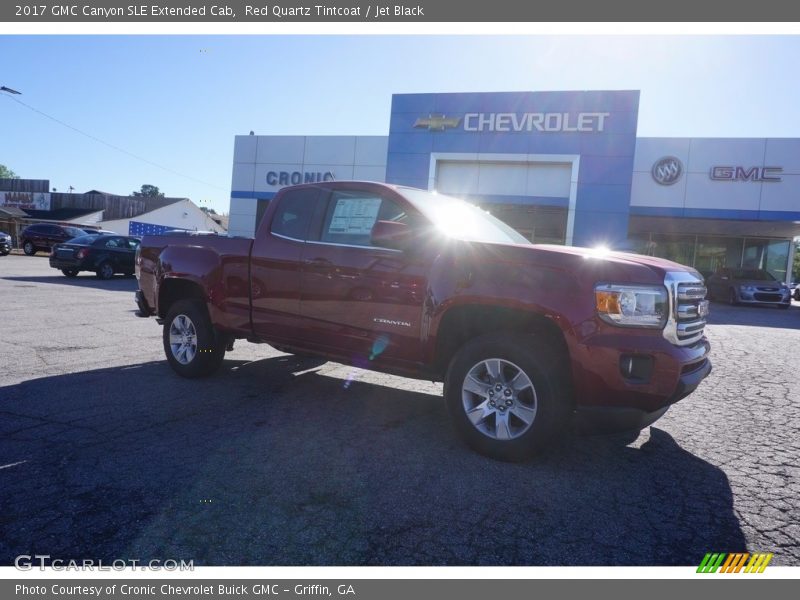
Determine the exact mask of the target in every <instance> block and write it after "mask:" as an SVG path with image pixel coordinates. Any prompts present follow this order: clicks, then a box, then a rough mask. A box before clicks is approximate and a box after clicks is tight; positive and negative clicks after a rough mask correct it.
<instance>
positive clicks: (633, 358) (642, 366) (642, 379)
mask: <svg viewBox="0 0 800 600" xmlns="http://www.w3.org/2000/svg"><path fill="white" fill-rule="evenodd" d="M653 362H654V361H653V357H652V356H648V355H646V354H623V355H622V356H620V357H619V371H620V373H621V374H622V376H623V377H624V378H625V379H630V380H631V381H633V382H635V383H647V382H648V381H650V378H651V377H652V376H653Z"/></svg>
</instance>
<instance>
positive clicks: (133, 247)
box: [124, 238, 139, 250]
mask: <svg viewBox="0 0 800 600" xmlns="http://www.w3.org/2000/svg"><path fill="white" fill-rule="evenodd" d="M124 241H125V243H127V245H128V248H130V249H131V250H136V249H137V248H138V247H139V240H137V239H135V238H127V239H126V240H124Z"/></svg>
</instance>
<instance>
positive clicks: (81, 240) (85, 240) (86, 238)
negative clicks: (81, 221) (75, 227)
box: [69, 234, 97, 244]
mask: <svg viewBox="0 0 800 600" xmlns="http://www.w3.org/2000/svg"><path fill="white" fill-rule="evenodd" d="M96 239H97V236H96V235H86V234H84V235H80V236H78V237H76V238H72V239H71V240H70V241H69V243H70V244H91V243H92V242H93V241H95V240H96Z"/></svg>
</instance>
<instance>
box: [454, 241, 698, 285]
mask: <svg viewBox="0 0 800 600" xmlns="http://www.w3.org/2000/svg"><path fill="white" fill-rule="evenodd" d="M470 245H471V246H472V249H471V250H470V251H471V252H478V251H479V250H478V248H480V251H479V252H480V253H481V254H483V255H484V258H489V259H490V260H491V262H494V263H497V262H505V263H515V264H527V265H531V266H536V267H542V268H546V269H551V270H556V271H563V272H565V273H569V274H571V275H573V276H575V277H576V278H577V279H578V280H579V281H582V282H590V281H592V282H603V281H606V282H615V283H642V284H663V282H664V277H665V275H666V274H667V273H668V272H683V273H690V274H691V275H693V276H695V277H697V278H698V279H699V280H700V281H703V276H702V275H701V274H700V273H699V272H698V271H697V270H695V269H693V268H692V267H687V266H686V265H681V264H678V263H676V262H672V261H669V260H665V259H663V258H656V257H653V256H643V255H641V254H632V253H628V252H614V251H600V250H597V249H594V248H581V247H576V246H556V245H548V244H534V245H524V244H489V243H476V242H471V243H470Z"/></svg>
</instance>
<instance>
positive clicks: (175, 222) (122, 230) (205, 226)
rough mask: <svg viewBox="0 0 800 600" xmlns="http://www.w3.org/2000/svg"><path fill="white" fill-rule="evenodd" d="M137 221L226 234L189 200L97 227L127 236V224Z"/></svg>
mask: <svg viewBox="0 0 800 600" xmlns="http://www.w3.org/2000/svg"><path fill="white" fill-rule="evenodd" d="M131 221H138V222H140V223H151V224H153V225H164V226H166V227H173V228H175V229H190V230H193V231H216V232H217V233H226V232H225V230H224V229H223V228H222V227H220V226H219V225H218V224H217V223H215V222H214V221H213V220H212V219H211V218H210V217H209V216H208V215H207V214H206V213H204V212H203V211H202V210H200V208H198V206H197V205H196V204H195V203H194V202H192V201H191V200H181V201H179V202H175V203H174V204H169V205H167V206H163V207H161V208H157V209H156V210H153V211H150V212H148V213H144V214H141V215H138V216H136V217H131V218H130V219H116V220H113V221H100V222H99V223H98V225H99V226H100V227H102V228H103V229H108V230H109V231H114V232H116V233H119V234H121V235H128V223H130V222H131Z"/></svg>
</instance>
